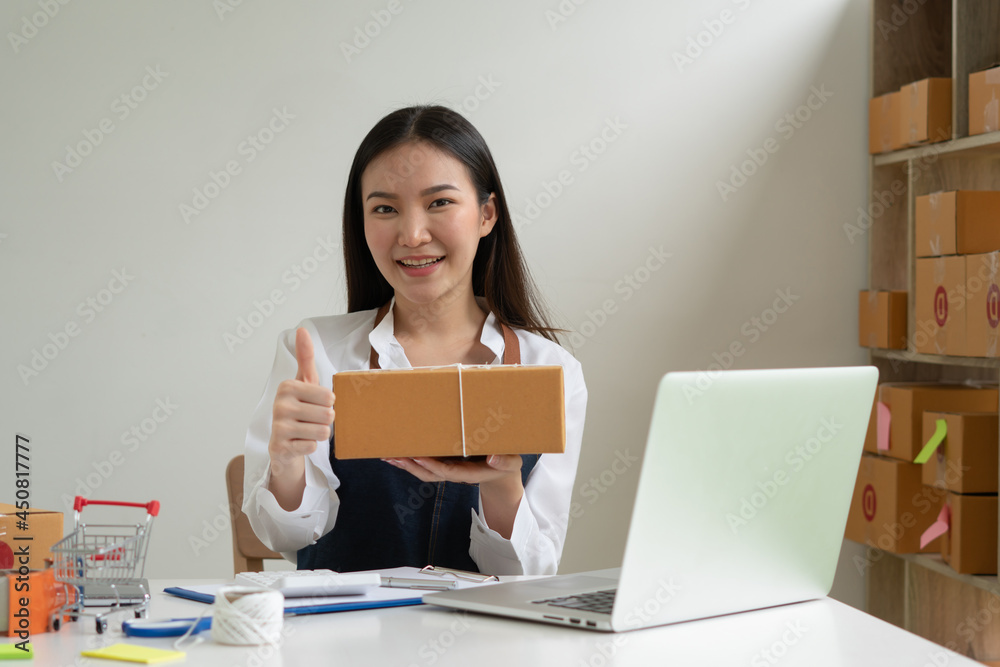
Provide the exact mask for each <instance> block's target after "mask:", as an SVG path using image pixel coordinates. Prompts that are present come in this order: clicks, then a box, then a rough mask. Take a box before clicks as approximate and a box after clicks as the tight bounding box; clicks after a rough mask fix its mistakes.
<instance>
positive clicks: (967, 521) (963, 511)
mask: <svg viewBox="0 0 1000 667" xmlns="http://www.w3.org/2000/svg"><path fill="white" fill-rule="evenodd" d="M945 502H947V503H948V505H949V507H950V508H951V520H950V525H949V527H948V532H947V533H945V534H944V535H942V536H941V537H939V538H938V540H940V541H941V558H942V559H943V560H944V561H945V562H946V563H948V564H949V565H951V567H952V569H954V570H955V571H956V572H958V573H959V574H996V573H997V497H996V495H992V496H967V495H962V494H958V493H949V494H948V498H947V500H946V501H945ZM935 541H936V540H935Z"/></svg>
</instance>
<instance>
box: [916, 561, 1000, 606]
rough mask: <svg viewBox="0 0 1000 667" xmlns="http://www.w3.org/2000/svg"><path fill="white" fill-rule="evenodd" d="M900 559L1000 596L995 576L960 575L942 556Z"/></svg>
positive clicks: (999, 582) (999, 581)
mask: <svg viewBox="0 0 1000 667" xmlns="http://www.w3.org/2000/svg"><path fill="white" fill-rule="evenodd" d="M900 558H902V559H904V560H906V561H908V562H910V563H913V564H914V565H919V566H921V567H926V568H927V569H928V570H933V571H934V572H937V573H938V574H943V575H944V576H946V577H949V578H951V579H954V580H956V581H958V582H960V583H963V584H965V585H967V586H974V587H976V588H979V589H982V590H984V591H987V592H989V593H993V594H994V595H997V596H1000V579H998V578H997V577H996V576H995V575H986V576H979V575H974V574H959V573H958V572H955V570H953V569H951V566H950V565H948V564H947V563H945V562H944V561H943V560H941V557H940V556H934V555H928V554H905V555H901V556H900Z"/></svg>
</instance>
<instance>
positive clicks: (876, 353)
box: [871, 348, 1000, 368]
mask: <svg viewBox="0 0 1000 667" xmlns="http://www.w3.org/2000/svg"><path fill="white" fill-rule="evenodd" d="M871 354H872V356H873V357H878V358H881V359H889V360H893V359H894V360H896V361H905V362H912V363H920V364H937V365H944V366H966V367H970V368H1000V358H996V359H986V358H983V357H949V356H947V355H944V354H922V353H920V352H910V351H909V350H880V349H874V348H872V349H871Z"/></svg>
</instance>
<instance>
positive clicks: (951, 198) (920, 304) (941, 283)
mask: <svg viewBox="0 0 1000 667" xmlns="http://www.w3.org/2000/svg"><path fill="white" fill-rule="evenodd" d="M914 231H915V235H914V236H915V243H914V245H915V252H916V280H915V286H914V291H915V294H914V300H915V306H914V318H915V325H916V327H915V331H914V332H913V333H912V339H913V348H914V349H915V350H916V351H917V352H925V353H929V354H946V355H952V356H969V357H996V356H997V353H998V352H997V341H998V339H1000V331H998V325H1000V252H998V251H1000V192H994V191H974V190H958V191H952V192H936V193H932V194H928V195H923V196H919V197H917V198H916V216H915V230H914Z"/></svg>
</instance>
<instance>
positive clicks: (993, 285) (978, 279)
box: [964, 252, 1000, 357]
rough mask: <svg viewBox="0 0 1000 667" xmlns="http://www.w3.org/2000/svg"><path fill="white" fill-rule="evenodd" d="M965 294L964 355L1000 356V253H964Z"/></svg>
mask: <svg viewBox="0 0 1000 667" xmlns="http://www.w3.org/2000/svg"><path fill="white" fill-rule="evenodd" d="M965 293H966V297H965V298H966V301H967V303H968V306H967V308H966V314H965V352H964V355H965V356H967V357H996V356H1000V355H998V353H997V348H998V345H997V342H998V340H1000V252H989V253H983V254H980V255H968V256H966V258H965Z"/></svg>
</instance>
